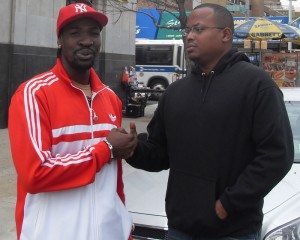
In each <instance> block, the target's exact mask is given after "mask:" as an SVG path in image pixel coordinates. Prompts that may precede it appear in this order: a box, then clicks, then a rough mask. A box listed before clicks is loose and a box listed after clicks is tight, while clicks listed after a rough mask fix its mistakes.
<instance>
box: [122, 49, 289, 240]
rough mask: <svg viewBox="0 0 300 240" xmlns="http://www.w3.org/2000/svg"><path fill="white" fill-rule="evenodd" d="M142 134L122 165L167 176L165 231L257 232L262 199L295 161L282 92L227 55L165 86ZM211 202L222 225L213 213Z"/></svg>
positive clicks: (257, 70)
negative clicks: (222, 214)
mask: <svg viewBox="0 0 300 240" xmlns="http://www.w3.org/2000/svg"><path fill="white" fill-rule="evenodd" d="M147 130H148V133H149V137H148V140H147V141H140V142H139V145H138V147H137V149H136V151H135V154H134V155H133V157H132V158H130V159H127V162H128V163H129V164H130V165H132V166H133V167H136V168H140V169H144V170H147V171H160V170H162V169H168V168H169V169H170V173H169V180H168V187H167V193H166V213H167V217H168V224H169V226H170V227H173V228H175V229H178V230H180V231H183V232H186V233H188V234H192V235H195V236H199V237H221V236H238V235H243V234H250V233H254V232H257V231H259V230H260V228H261V224H262V219H263V214H262V207H263V198H264V196H265V195H266V194H267V193H268V192H269V191H270V190H271V189H272V188H273V187H274V186H275V185H276V184H277V183H278V182H279V181H280V180H281V179H282V178H283V177H284V176H285V174H286V173H287V172H288V171H289V169H290V167H291V165H292V163H293V157H294V149H293V140H292V133H291V128H290V124H289V120H288V116H287V113H286V109H285V105H284V102H283V96H282V93H281V91H280V89H279V88H278V87H277V86H276V84H275V83H274V81H273V80H272V79H271V78H270V76H269V75H268V74H267V73H266V72H265V71H264V70H262V69H260V68H258V67H256V66H254V65H252V64H251V63H249V60H248V58H247V57H246V56H245V55H244V54H242V53H238V52H237V50H234V49H232V50H231V51H230V52H229V53H227V54H226V55H225V56H224V57H223V58H222V59H221V60H220V62H219V64H218V65H217V66H216V67H215V69H214V70H213V71H211V73H210V74H209V75H208V76H206V75H205V74H203V73H202V72H201V71H199V70H194V71H193V72H192V73H191V74H190V75H188V76H187V77H185V78H183V79H180V80H178V81H176V82H174V83H173V84H171V85H170V86H169V87H168V88H167V90H166V92H165V93H164V95H163V96H162V97H161V99H160V101H159V104H158V108H157V110H156V112H155V114H154V117H153V119H152V120H151V122H150V123H149V125H148V127H147ZM218 199H220V201H221V203H222V204H223V206H224V208H225V209H226V211H227V213H228V217H227V218H226V219H225V220H220V219H219V218H218V217H217V215H216V213H215V202H216V200H218Z"/></svg>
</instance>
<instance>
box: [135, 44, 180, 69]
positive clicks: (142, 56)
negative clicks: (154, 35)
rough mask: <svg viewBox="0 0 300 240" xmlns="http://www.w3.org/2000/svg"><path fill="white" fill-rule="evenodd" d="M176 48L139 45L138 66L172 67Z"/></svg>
mask: <svg viewBox="0 0 300 240" xmlns="http://www.w3.org/2000/svg"><path fill="white" fill-rule="evenodd" d="M173 50H174V46H170V45H138V46H136V64H137V65H172V64H173Z"/></svg>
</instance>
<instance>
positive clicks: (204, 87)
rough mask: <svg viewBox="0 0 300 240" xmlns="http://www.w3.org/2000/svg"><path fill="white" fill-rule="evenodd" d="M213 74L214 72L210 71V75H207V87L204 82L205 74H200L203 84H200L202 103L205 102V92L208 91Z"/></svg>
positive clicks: (205, 79)
mask: <svg viewBox="0 0 300 240" xmlns="http://www.w3.org/2000/svg"><path fill="white" fill-rule="evenodd" d="M214 74H215V72H214V71H211V72H210V74H209V75H208V76H209V78H208V82H207V86H206V81H207V78H206V74H205V73H202V80H203V84H202V88H201V93H202V96H203V97H202V102H203V103H204V102H205V98H206V95H207V92H208V89H209V87H210V85H211V82H212V79H213V77H214Z"/></svg>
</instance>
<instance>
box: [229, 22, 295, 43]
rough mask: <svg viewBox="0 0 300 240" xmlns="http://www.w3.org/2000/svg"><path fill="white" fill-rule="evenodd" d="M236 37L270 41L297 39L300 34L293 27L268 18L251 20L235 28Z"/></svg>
mask: <svg viewBox="0 0 300 240" xmlns="http://www.w3.org/2000/svg"><path fill="white" fill-rule="evenodd" d="M234 36H235V37H237V38H244V39H246V38H247V39H253V40H260V41H261V40H268V39H282V38H288V39H291V40H292V39H294V40H295V39H297V38H298V37H299V34H298V33H297V31H296V30H295V29H293V28H292V27H291V26H289V25H286V24H282V23H278V22H276V21H272V20H269V19H266V18H256V19H251V20H249V21H247V22H245V23H242V24H240V25H238V26H236V27H235V30H234Z"/></svg>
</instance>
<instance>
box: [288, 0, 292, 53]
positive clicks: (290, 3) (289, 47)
mask: <svg viewBox="0 0 300 240" xmlns="http://www.w3.org/2000/svg"><path fill="white" fill-rule="evenodd" d="M292 9H293V5H292V0H289V23H291V22H292ZM288 50H289V51H291V50H292V43H291V42H289V43H288Z"/></svg>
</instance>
